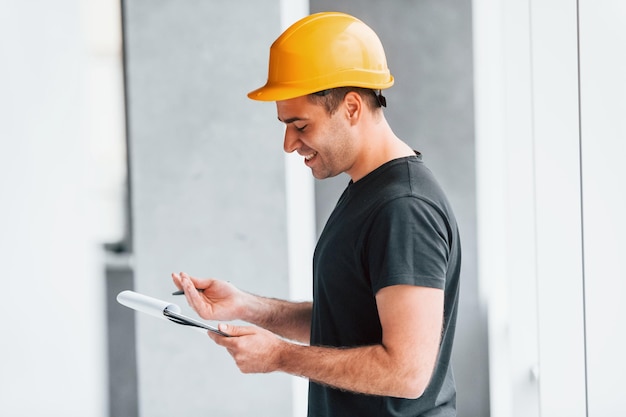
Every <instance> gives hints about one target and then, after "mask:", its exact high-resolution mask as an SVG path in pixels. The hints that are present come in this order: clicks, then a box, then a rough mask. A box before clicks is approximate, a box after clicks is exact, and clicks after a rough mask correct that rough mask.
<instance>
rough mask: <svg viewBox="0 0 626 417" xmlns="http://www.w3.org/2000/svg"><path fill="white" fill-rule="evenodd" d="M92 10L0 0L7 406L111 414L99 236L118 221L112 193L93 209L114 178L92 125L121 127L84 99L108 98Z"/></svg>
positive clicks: (104, 129)
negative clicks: (104, 171) (102, 168)
mask: <svg viewBox="0 0 626 417" xmlns="http://www.w3.org/2000/svg"><path fill="white" fill-rule="evenodd" d="M92 4H93V3H92ZM89 13H90V10H89V9H88V8H86V7H85V3H83V2H80V1H55V2H46V1H37V2H15V1H3V2H0V56H1V57H2V58H1V60H2V64H1V65H0V170H1V174H0V196H1V197H0V198H1V201H2V204H1V208H0V260H1V265H2V273H3V291H2V311H3V319H2V322H1V323H2V324H1V325H0V326H1V333H2V336H1V337H2V343H1V344H0V370H1V371H0V374H1V378H0V415H3V416H12V417H14V416H35V415H55V416H56V415H59V416H61V415H62V416H76V417H82V416H94V417H98V416H106V415H107V395H106V394H107V393H106V371H105V370H106V355H105V340H104V331H105V330H104V329H105V326H104V303H103V301H104V295H103V294H104V291H103V290H104V277H103V271H104V265H103V260H102V259H101V252H100V251H101V249H100V248H99V245H100V244H101V243H104V241H105V240H108V239H113V238H115V237H119V233H120V232H121V227H120V226H119V224H120V222H119V213H117V217H116V215H114V214H109V215H107V214H106V213H110V212H111V210H112V209H111V207H113V206H115V203H112V204H111V205H109V210H106V209H105V210H101V207H102V204H101V203H102V202H103V201H104V200H106V197H103V193H102V192H101V188H100V187H101V186H104V184H105V183H106V184H111V183H107V182H106V181H107V180H106V179H103V177H100V176H98V175H97V174H99V171H98V167H99V164H100V163H101V160H100V157H101V156H102V152H103V151H104V150H105V149H109V148H108V146H109V145H111V143H110V142H105V143H104V144H102V143H101V142H94V141H97V140H98V139H97V138H94V136H93V132H94V129H93V126H94V124H95V123H100V124H101V125H102V126H100V127H101V129H100V132H101V133H102V135H104V137H105V138H108V139H109V140H110V139H113V140H115V139H118V140H119V139H122V136H121V135H119V134H117V136H115V134H116V132H115V127H116V126H117V127H118V128H119V127H120V126H121V123H117V124H116V120H117V121H119V116H118V117H117V119H116V117H115V115H114V114H108V113H100V115H98V113H95V114H94V113H93V110H94V108H93V107H91V104H92V101H91V100H98V99H100V100H101V106H100V107H99V109H102V108H103V107H102V106H104V108H105V109H106V104H107V103H109V101H107V99H106V98H105V99H102V97H101V96H99V94H98V91H99V90H97V89H92V86H93V82H94V80H97V81H98V82H100V84H99V86H106V85H107V84H106V82H104V84H103V83H102V81H103V77H104V78H106V75H105V74H107V71H106V69H104V70H103V71H95V67H94V63H95V61H98V62H100V63H102V62H103V60H102V59H103V55H102V54H100V55H98V56H96V55H94V54H93V49H92V46H93V43H92V41H94V38H93V35H95V33H94V32H93V31H92V29H93V28H91V27H90V25H89V21H88V19H89V16H90V15H89ZM103 19H104V16H102V15H101V14H100V15H98V20H99V21H100V22H103V21H104V20H103ZM92 22H93V21H92ZM105 55H106V54H105ZM100 68H101V67H100ZM118 72H119V68H118ZM108 85H109V86H111V85H110V84H108ZM116 87H117V89H116ZM105 88H106V87H105ZM116 92H117V94H118V95H117V98H118V99H119V98H120V97H121V85H119V84H118V85H115V84H113V88H112V89H111V90H110V91H108V95H107V97H112V98H111V100H115V97H116V96H115V93H116ZM114 106H115V107H114V108H116V109H118V110H119V111H120V113H121V110H120V109H121V106H120V103H119V102H118V103H115V104H114ZM106 117H109V119H108V122H107V123H102V119H103V118H106ZM111 132H113V135H109V136H107V135H106V134H107V133H111ZM107 143H108V145H107ZM120 145H121V146H123V141H121V144H118V146H120ZM113 154H116V153H115V151H113ZM116 155H117V156H116V157H114V158H116V160H119V161H121V164H122V165H123V153H121V154H116ZM109 162H111V161H109ZM105 176H106V175H105ZM107 178H110V177H107ZM113 183H114V181H113ZM113 188H115V186H113ZM118 190H122V187H118ZM113 200H115V198H113ZM117 201H118V202H119V201H120V200H119V199H118V200H117ZM117 210H118V211H119V210H120V208H118V209H117Z"/></svg>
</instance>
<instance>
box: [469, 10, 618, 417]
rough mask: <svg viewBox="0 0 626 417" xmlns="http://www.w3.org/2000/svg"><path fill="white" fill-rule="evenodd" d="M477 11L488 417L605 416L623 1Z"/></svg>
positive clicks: (614, 319) (612, 358) (611, 363)
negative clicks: (488, 343) (488, 337)
mask: <svg viewBox="0 0 626 417" xmlns="http://www.w3.org/2000/svg"><path fill="white" fill-rule="evenodd" d="M474 15H475V16H474V19H475V22H474V30H475V36H474V42H475V66H476V107H477V148H478V150H477V165H478V183H479V190H478V191H479V197H478V201H479V237H480V243H479V253H480V263H479V265H480V275H481V280H482V283H483V293H484V296H485V297H486V298H487V299H488V301H489V306H490V313H489V317H490V372H491V399H492V409H491V415H492V416H495V417H500V416H525V417H526V416H538V415H542V416H560V415H568V416H593V417H595V416H602V415H607V414H614V413H615V412H617V411H618V410H620V404H618V398H620V395H621V394H620V393H621V392H623V388H624V384H623V383H622V384H620V381H621V379H620V376H621V375H623V373H624V370H625V368H624V364H625V363H626V362H625V361H624V359H623V355H621V354H620V352H623V351H624V348H625V347H626V346H625V342H624V337H623V336H622V334H621V332H619V331H616V329H619V328H624V326H625V325H626V315H625V314H624V312H623V311H620V310H619V309H618V307H617V306H618V305H619V303H620V300H621V298H622V296H623V294H624V278H626V273H625V272H624V267H623V265H621V263H620V262H619V255H618V254H619V253H623V249H624V243H623V240H622V239H621V236H623V234H624V233H625V232H626V228H625V226H624V220H623V218H621V216H620V215H621V213H623V212H624V210H623V209H624V204H625V200H626V198H625V195H624V189H625V187H624V179H626V175H625V174H626V173H625V171H624V168H621V167H620V165H622V166H623V164H620V162H619V155H621V154H622V153H623V151H624V139H625V138H626V135H625V129H624V121H623V115H624V114H626V103H625V100H624V98H623V97H624V88H625V86H626V80H625V79H624V74H626V71H624V69H625V68H624V65H625V61H626V60H625V59H624V52H623V51H624V48H623V45H624V38H625V36H626V29H624V28H623V25H620V23H619V22H623V21H624V19H625V18H626V8H625V7H624V6H623V4H622V3H621V2H620V1H619V0H613V1H610V0H606V1H601V2H591V1H581V2H578V3H576V2H570V1H559V0H551V1H545V0H544V1H526V2H514V1H508V0H503V1H498V0H493V1H491V0H478V1H476V2H475V8H474ZM620 249H621V250H620Z"/></svg>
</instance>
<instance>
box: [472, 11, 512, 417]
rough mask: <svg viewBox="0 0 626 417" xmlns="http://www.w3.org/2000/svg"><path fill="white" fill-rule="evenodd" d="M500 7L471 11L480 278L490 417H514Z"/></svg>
mask: <svg viewBox="0 0 626 417" xmlns="http://www.w3.org/2000/svg"><path fill="white" fill-rule="evenodd" d="M501 6H502V4H501V1H499V0H475V1H474V2H473V7H472V19H473V22H472V28H473V48H474V91H475V93H474V109H475V110H474V111H475V126H476V142H475V143H476V193H477V197H476V201H477V238H478V252H477V253H478V279H479V285H480V294H481V297H482V298H484V299H485V300H486V302H487V303H488V306H489V307H488V332H489V381H490V396H489V397H490V407H491V416H492V417H509V416H511V415H512V404H511V401H512V400H511V396H512V392H511V390H510V378H509V375H510V338H509V308H508V306H509V303H508V294H509V292H508V282H507V280H506V248H505V246H504V245H502V242H503V241H505V239H506V232H505V229H506V214H505V213H506V198H505V189H506V184H505V182H506V179H505V176H504V172H505V163H504V161H505V146H504V141H503V138H504V125H503V122H504V112H503V107H504V106H503V101H504V74H503V65H502V64H503V59H504V58H503V44H502V39H503V24H502V7H501Z"/></svg>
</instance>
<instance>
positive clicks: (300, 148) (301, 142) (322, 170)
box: [276, 96, 357, 179]
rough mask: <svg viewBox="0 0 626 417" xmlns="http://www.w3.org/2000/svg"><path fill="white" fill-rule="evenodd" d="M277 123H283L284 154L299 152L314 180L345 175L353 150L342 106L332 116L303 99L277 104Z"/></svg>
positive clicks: (278, 102) (353, 158)
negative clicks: (278, 121) (343, 173)
mask: <svg viewBox="0 0 626 417" xmlns="http://www.w3.org/2000/svg"><path fill="white" fill-rule="evenodd" d="M276 108H277V110H278V120H280V121H281V122H283V123H285V140H284V146H283V147H284V150H285V152H287V153H291V152H294V151H296V152H298V154H299V155H301V156H303V157H304V163H305V165H306V166H308V167H309V168H311V171H312V173H313V176H314V177H315V178H317V179H324V178H330V177H334V176H335V175H338V174H340V173H342V172H348V173H349V171H350V169H351V168H352V166H353V165H354V162H355V159H356V154H357V152H356V146H355V141H354V139H353V137H352V136H351V134H352V132H351V130H350V123H349V121H348V119H347V117H346V116H345V110H344V108H343V106H342V105H340V106H339V109H338V110H337V111H336V112H335V113H334V114H333V115H332V116H331V115H329V114H328V113H327V112H326V110H325V109H324V107H322V106H320V105H317V104H314V103H312V102H310V101H309V99H308V98H307V97H306V96H303V97H297V98H293V99H289V100H283V101H277V102H276Z"/></svg>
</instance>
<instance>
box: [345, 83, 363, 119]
mask: <svg viewBox="0 0 626 417" xmlns="http://www.w3.org/2000/svg"><path fill="white" fill-rule="evenodd" d="M343 105H344V109H345V114H346V118H347V119H348V120H349V121H350V124H352V125H353V124H356V123H357V122H358V121H359V119H360V118H361V115H362V113H363V99H362V98H361V95H360V94H359V93H357V92H356V91H350V92H349V93H348V94H346V96H345V97H344V100H343Z"/></svg>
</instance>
